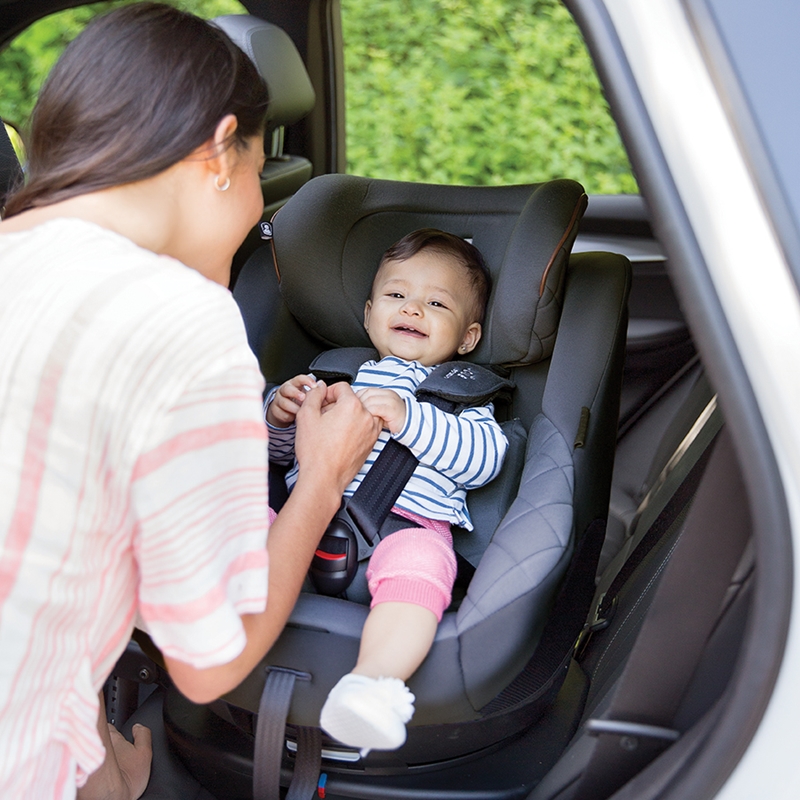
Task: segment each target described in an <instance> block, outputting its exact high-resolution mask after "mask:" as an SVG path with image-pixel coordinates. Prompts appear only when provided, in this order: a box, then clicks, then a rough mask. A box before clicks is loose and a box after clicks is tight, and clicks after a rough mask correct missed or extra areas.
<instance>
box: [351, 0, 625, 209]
mask: <svg viewBox="0 0 800 800" xmlns="http://www.w3.org/2000/svg"><path fill="white" fill-rule="evenodd" d="M341 6H342V26H343V34H344V55H345V86H346V91H345V96H346V126H347V162H348V172H351V173H354V174H358V175H366V176H369V177H376V178H391V179H396V180H413V181H426V182H431V183H460V184H468V185H497V184H508V183H527V182H537V181H542V180H547V179H550V178H555V177H569V178H574V179H575V180H578V181H580V182H581V183H582V184H583V185H584V186H585V187H586V189H587V191H588V192H590V193H606V194H613V193H624V192H636V191H637V186H636V181H635V179H634V177H633V174H632V172H631V167H630V164H629V162H628V159H627V157H626V155H625V151H624V149H623V147H622V144H621V142H620V138H619V134H618V132H617V128H616V125H615V124H614V122H613V120H612V119H611V116H610V114H609V111H608V106H607V104H606V101H605V99H604V97H603V94H602V91H601V89H600V85H599V82H598V79H597V75H596V73H595V71H594V67H593V66H592V62H591V60H590V58H589V55H588V52H587V50H586V47H585V45H584V43H583V39H582V38H581V35H580V33H579V31H578V28H577V26H576V25H575V22H574V20H573V19H572V17H571V16H570V14H569V12H568V11H567V10H566V9H565V8H564V7H563V6H562V5H561V3H560V2H559V1H558V0H341Z"/></svg>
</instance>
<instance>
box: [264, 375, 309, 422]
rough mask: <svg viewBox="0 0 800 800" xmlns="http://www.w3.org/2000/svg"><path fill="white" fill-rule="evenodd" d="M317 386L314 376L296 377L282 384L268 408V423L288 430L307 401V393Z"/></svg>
mask: <svg viewBox="0 0 800 800" xmlns="http://www.w3.org/2000/svg"><path fill="white" fill-rule="evenodd" d="M316 385H317V379H316V378H315V377H314V376H313V375H296V376H295V377H294V378H292V379H291V380H288V381H286V383H282V384H281V386H280V388H279V389H278V391H277V392H276V393H275V397H273V398H272V402H271V403H270V404H269V405H268V406H267V422H268V423H269V424H270V425H272V426H273V427H275V428H288V427H289V425H291V424H293V423H294V418H295V417H296V416H297V412H298V411H299V410H300V406H301V405H302V404H303V400H305V397H306V392H310V391H311V390H312V389H313V388H314V387H315V386H316Z"/></svg>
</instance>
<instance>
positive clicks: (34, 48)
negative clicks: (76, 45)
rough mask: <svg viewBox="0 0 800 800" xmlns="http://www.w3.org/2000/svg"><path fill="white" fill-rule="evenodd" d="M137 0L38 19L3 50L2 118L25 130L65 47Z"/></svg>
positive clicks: (178, 0) (219, 0) (188, 2)
mask: <svg viewBox="0 0 800 800" xmlns="http://www.w3.org/2000/svg"><path fill="white" fill-rule="evenodd" d="M164 1H165V2H167V3H168V4H169V5H173V6H177V7H178V8H182V9H184V10H186V11H191V12H193V13H195V14H197V15H198V16H201V17H204V18H206V19H210V18H212V17H216V16H219V15H221V14H246V13H247V11H246V9H245V8H244V6H242V4H241V3H239V2H237V0H164ZM131 2H134V0H114V2H105V3H92V4H90V5H86V6H80V7H79V8H71V9H67V10H66V11H59V12H58V13H56V14H51V15H50V16H48V17H44V18H43V19H40V20H38V21H37V22H35V23H34V24H33V25H31V26H30V27H29V28H27V29H26V30H25V31H23V32H22V33H21V34H20V35H19V36H17V37H16V38H15V39H14V40H13V41H12V42H10V44H9V45H8V46H6V47H5V48H4V49H3V50H2V52H0V86H2V87H3V88H2V91H1V92H0V119H3V120H5V121H6V122H9V123H11V125H13V126H14V128H16V129H17V130H20V131H24V130H25V128H26V127H27V123H28V119H29V117H30V113H31V111H32V110H33V106H34V103H35V102H36V96H37V94H38V92H39V88H40V87H41V85H42V82H43V81H44V79H45V78H46V77H47V74H48V73H49V72H50V69H51V67H52V66H53V64H55V63H56V61H57V60H58V57H59V56H60V55H61V52H62V51H63V49H64V48H65V47H66V46H67V44H69V42H71V41H72V40H73V39H74V38H75V37H76V36H77V35H78V34H79V33H80V32H81V31H82V30H83V29H84V28H85V27H86V25H87V24H88V23H89V22H90V20H92V19H93V18H94V17H96V16H98V15H99V14H103V13H106V12H108V11H111V10H112V9H113V8H117V7H118V6H124V5H128V4H129V3H131Z"/></svg>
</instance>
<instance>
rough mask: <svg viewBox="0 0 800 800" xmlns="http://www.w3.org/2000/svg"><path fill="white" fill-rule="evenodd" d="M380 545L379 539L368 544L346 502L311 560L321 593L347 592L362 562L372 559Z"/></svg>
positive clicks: (331, 594)
mask: <svg viewBox="0 0 800 800" xmlns="http://www.w3.org/2000/svg"><path fill="white" fill-rule="evenodd" d="M377 543H378V537H377V536H376V537H375V539H374V541H373V542H372V543H370V542H368V541H367V539H366V538H365V536H364V535H363V534H362V533H361V530H360V528H359V526H358V525H357V524H356V522H355V520H354V519H353V517H352V516H351V515H350V513H349V512H348V510H347V505H346V503H343V504H342V506H341V507H340V508H339V510H338V511H337V512H336V516H335V517H334V518H333V519H332V520H331V522H330V524H329V525H328V528H327V530H326V531H325V533H324V534H323V535H322V538H321V539H320V542H319V544H318V545H317V549H316V551H315V552H314V557H313V558H312V559H311V567H310V569H309V577H310V578H311V582H312V583H313V584H314V588H315V589H316V590H317V592H319V593H320V594H324V595H328V596H330V597H335V596H336V595H339V594H341V593H342V592H343V591H345V589H347V587H348V586H349V585H350V584H351V583H352V582H353V578H354V577H355V575H356V570H357V569H358V562H359V561H364V560H366V559H368V558H369V557H370V556H371V555H372V551H373V550H374V549H375V546H376V545H377Z"/></svg>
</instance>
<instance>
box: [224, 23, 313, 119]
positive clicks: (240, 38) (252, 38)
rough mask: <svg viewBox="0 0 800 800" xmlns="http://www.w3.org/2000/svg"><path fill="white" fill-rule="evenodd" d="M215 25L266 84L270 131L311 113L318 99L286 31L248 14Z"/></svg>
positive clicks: (301, 60)
mask: <svg viewBox="0 0 800 800" xmlns="http://www.w3.org/2000/svg"><path fill="white" fill-rule="evenodd" d="M212 22H213V24H214V25H216V26H218V27H219V28H221V29H222V30H223V31H225V33H226V34H227V35H228V36H229V37H230V38H231V40H232V41H233V42H234V44H236V45H237V46H238V47H240V48H241V49H242V50H243V51H244V52H245V54H246V55H247V56H249V57H250V59H251V60H252V62H253V63H254V64H255V65H256V67H257V69H258V72H259V74H260V75H261V77H262V78H263V79H264V82H265V83H266V84H267V91H268V92H269V112H268V122H267V126H268V128H269V129H270V130H274V129H275V128H279V127H280V126H281V125H291V124H292V123H293V122H297V121H298V120H299V119H302V118H303V117H304V116H305V115H306V114H308V112H309V111H311V109H312V108H313V107H314V100H315V96H314V89H313V87H312V86H311V80H310V79H309V77H308V73H307V72H306V68H305V64H303V59H302V58H301V57H300V53H298V52H297V48H296V47H295V46H294V43H293V42H292V40H291V39H290V38H289V35H288V34H287V33H286V32H285V31H284V30H283V29H281V28H279V27H278V26H277V25H273V24H272V23H270V22H265V21H264V20H263V19H259V18H258V17H252V16H249V15H247V14H239V15H236V14H234V15H230V16H224V17H217V18H216V19H214V20H212Z"/></svg>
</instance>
